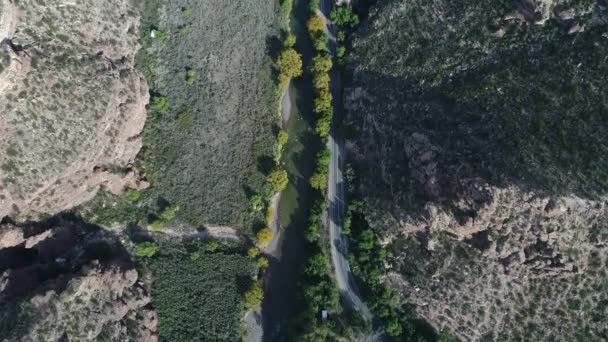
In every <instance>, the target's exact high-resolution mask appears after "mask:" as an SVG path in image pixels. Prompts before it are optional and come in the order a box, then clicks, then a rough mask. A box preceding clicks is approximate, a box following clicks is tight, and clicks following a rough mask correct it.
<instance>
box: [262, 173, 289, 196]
mask: <svg viewBox="0 0 608 342" xmlns="http://www.w3.org/2000/svg"><path fill="white" fill-rule="evenodd" d="M267 180H268V184H270V186H271V187H272V190H273V192H278V191H283V190H285V188H286V187H287V183H289V178H288V177H287V171H285V170H283V169H274V170H272V172H270V174H269V175H268V178H267Z"/></svg>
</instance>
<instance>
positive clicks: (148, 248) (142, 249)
mask: <svg viewBox="0 0 608 342" xmlns="http://www.w3.org/2000/svg"><path fill="white" fill-rule="evenodd" d="M157 251H158V245H157V244H156V243H154V242H150V241H147V242H142V243H140V244H138V245H137V249H136V251H135V255H137V256H138V257H142V258H151V257H153V256H154V255H155V254H156V252H157Z"/></svg>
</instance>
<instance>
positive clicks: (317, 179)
mask: <svg viewBox="0 0 608 342" xmlns="http://www.w3.org/2000/svg"><path fill="white" fill-rule="evenodd" d="M310 186H312V187H313V188H314V189H317V190H321V191H324V190H325V189H327V173H319V172H315V173H314V174H313V175H312V176H311V177H310Z"/></svg>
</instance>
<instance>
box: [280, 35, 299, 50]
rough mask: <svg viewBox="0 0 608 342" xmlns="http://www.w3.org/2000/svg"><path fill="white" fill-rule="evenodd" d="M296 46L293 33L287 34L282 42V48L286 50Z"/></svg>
mask: <svg viewBox="0 0 608 342" xmlns="http://www.w3.org/2000/svg"><path fill="white" fill-rule="evenodd" d="M294 45H296V36H295V35H294V34H293V33H288V34H287V36H286V37H285V40H284V41H283V46H284V47H286V48H292V47H294Z"/></svg>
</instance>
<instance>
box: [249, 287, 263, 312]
mask: <svg viewBox="0 0 608 342" xmlns="http://www.w3.org/2000/svg"><path fill="white" fill-rule="evenodd" d="M263 298H264V290H263V289H262V283H260V282H259V281H254V282H253V284H251V287H250V288H249V290H247V292H245V308H247V309H255V308H257V307H259V306H260V304H261V303H262V299H263Z"/></svg>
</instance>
